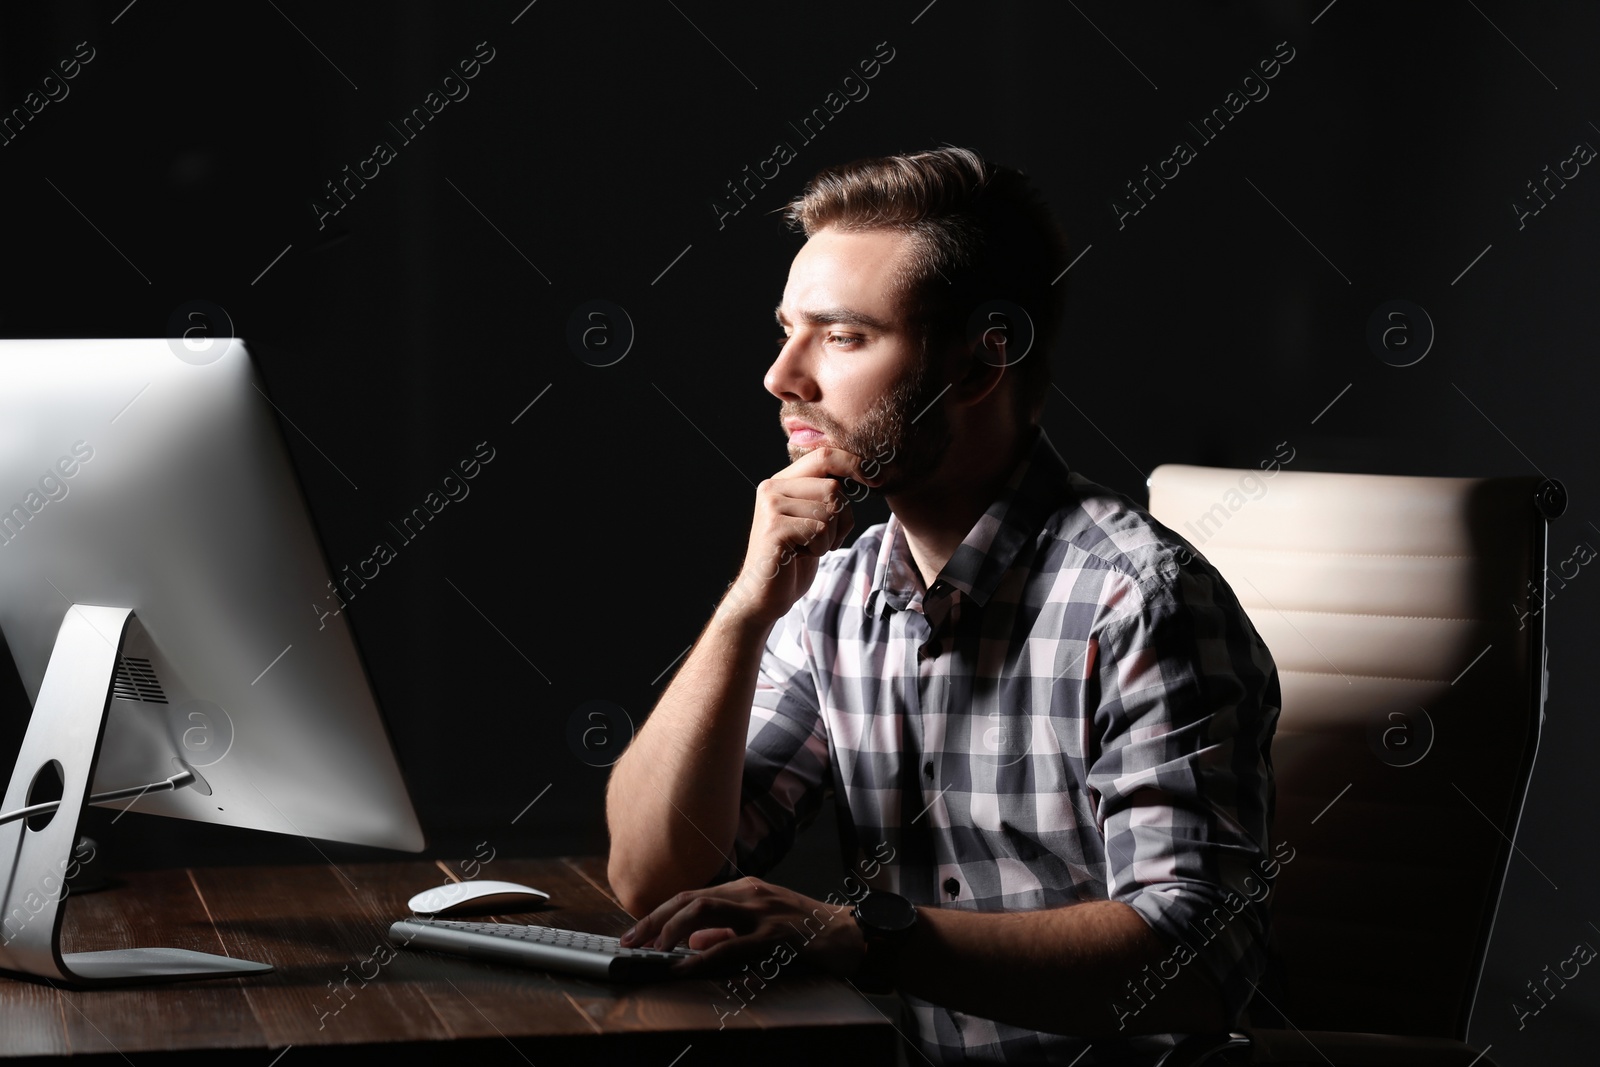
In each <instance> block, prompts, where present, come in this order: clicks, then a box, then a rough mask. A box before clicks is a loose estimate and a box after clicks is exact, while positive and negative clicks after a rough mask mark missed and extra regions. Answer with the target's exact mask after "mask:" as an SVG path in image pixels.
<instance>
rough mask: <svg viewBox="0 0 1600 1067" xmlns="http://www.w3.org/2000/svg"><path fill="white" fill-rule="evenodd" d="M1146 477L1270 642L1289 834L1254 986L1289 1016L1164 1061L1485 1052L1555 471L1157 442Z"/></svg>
mask: <svg viewBox="0 0 1600 1067" xmlns="http://www.w3.org/2000/svg"><path fill="white" fill-rule="evenodd" d="M1149 489H1150V505H1149V510H1150V513H1151V514H1152V515H1154V516H1155V518H1156V519H1157V520H1158V521H1159V522H1161V523H1163V524H1164V525H1166V526H1168V527H1170V528H1171V529H1172V530H1174V531H1176V532H1177V533H1179V534H1180V535H1182V536H1183V537H1185V538H1186V539H1188V540H1189V542H1190V543H1191V544H1192V545H1194V547H1195V548H1196V549H1197V550H1198V551H1199V552H1200V553H1201V554H1202V555H1203V556H1205V557H1206V558H1207V559H1208V560H1209V561H1210V562H1211V563H1212V564H1213V565H1214V566H1215V567H1216V568H1217V570H1218V571H1219V572H1221V574H1222V576H1223V578H1224V579H1225V580H1226V581H1227V582H1228V584H1229V585H1230V586H1231V587H1232V589H1233V592H1234V595H1235V596H1237V597H1238V599H1239V602H1240V604H1241V605H1243V607H1244V608H1245V611H1246V613H1247V614H1248V615H1249V616H1250V620H1251V622H1253V623H1254V624H1255V627H1256V629H1257V631H1258V632H1259V633H1260V634H1261V637H1262V639H1263V640H1264V641H1265V642H1266V645H1267V648H1268V649H1269V650H1270V651H1271V653H1272V656H1273V659H1274V660H1275V661H1276V663H1277V666H1278V672H1279V681H1280V685H1281V689H1282V696H1283V702H1282V713H1281V716H1280V718H1279V721H1278V727H1277V731H1276V735H1275V737H1274V739H1273V742H1272V762H1273V766H1274V770H1275V776H1276V781H1277V807H1276V816H1275V819H1274V824H1273V830H1272V838H1273V842H1274V845H1275V844H1276V842H1279V841H1282V842H1285V843H1286V844H1288V845H1289V846H1291V847H1292V848H1293V849H1294V858H1293V860H1292V861H1291V862H1288V863H1285V864H1284V865H1283V867H1282V868H1281V870H1280V872H1279V875H1278V878H1277V881H1276V884H1275V888H1274V891H1273V920H1272V942H1271V944H1272V953H1273V955H1275V956H1276V958H1277V959H1278V960H1279V961H1280V962H1281V965H1282V970H1283V990H1282V999H1281V1000H1275V1002H1274V1003H1271V1004H1266V1005H1264V1007H1266V1008H1268V1009H1270V1010H1271V1012H1272V1013H1273V1014H1274V1015H1276V1016H1279V1017H1281V1018H1282V1019H1283V1020H1285V1021H1286V1025H1280V1026H1278V1027H1276V1028H1272V1029H1265V1028H1263V1029H1253V1028H1251V1027H1250V1026H1249V1025H1248V1024H1247V1025H1245V1026H1243V1027H1242V1028H1241V1029H1240V1030H1239V1031H1237V1032H1234V1033H1231V1034H1214V1035H1191V1036H1190V1037H1189V1038H1187V1039H1186V1040H1185V1041H1183V1042H1182V1043H1180V1045H1179V1046H1178V1047H1177V1048H1175V1049H1173V1050H1172V1051H1171V1052H1170V1053H1168V1055H1167V1057H1166V1058H1165V1059H1164V1060H1163V1061H1162V1064H1163V1067H1179V1065H1180V1064H1182V1065H1188V1064H1199V1063H1209V1064H1214V1065H1223V1064H1238V1063H1315V1064H1319V1065H1320V1064H1324V1063H1333V1064H1336V1065H1339V1067H1343V1065H1345V1064H1385V1065H1395V1067H1401V1065H1417V1067H1434V1065H1439V1067H1443V1065H1448V1064H1454V1065H1458V1067H1467V1065H1468V1064H1472V1063H1476V1064H1477V1065H1478V1067H1492V1064H1493V1061H1492V1060H1491V1059H1490V1058H1489V1057H1487V1056H1481V1055H1480V1053H1479V1052H1478V1050H1476V1049H1474V1048H1472V1047H1471V1046H1469V1045H1468V1044H1467V1043H1466V1037H1467V1029H1468V1024H1469V1023H1470V1021H1471V1018H1472V1010H1473V1000H1474V997H1475V994H1476V991H1477V987H1478V981H1479V978H1480V975H1481V972H1482V969H1483V963H1484V956H1485V953H1486V950H1487V948H1488V945H1489V936H1490V932H1491V931H1492V930H1493V927H1494V916H1495V909H1496V906H1497V905H1498V903H1499V899H1500V892H1501V888H1502V886H1503V884H1504V881H1505V875H1506V868H1507V864H1508V863H1509V861H1510V858H1511V852H1512V846H1511V842H1512V840H1513V839H1514V838H1515V837H1516V832H1517V822H1518V819H1519V817H1520V815H1521V812H1522V803H1523V797H1524V795H1525V793H1526V791H1527V785H1528V778H1529V774H1530V773H1531V771H1532V768H1533V760H1534V754H1535V751H1536V749H1537V747H1538V741H1539V729H1540V725H1541V723H1542V721H1543V719H1544V699H1545V691H1546V684H1547V679H1548V672H1547V670H1546V664H1545V645H1544V621H1545V613H1544V611H1543V610H1542V608H1543V604H1544V600H1545V559H1546V525H1547V523H1548V521H1549V520H1552V519H1554V518H1556V517H1557V516H1558V515H1560V514H1561V512H1562V511H1563V510H1565V506H1566V494H1565V491H1564V490H1563V489H1562V486H1561V484H1560V483H1559V482H1555V481H1547V480H1544V479H1542V478H1534V477H1527V478H1421V477H1394V476H1378V475H1361V474H1333V473H1322V472H1313V471H1289V470H1284V469H1276V472H1275V473H1270V474H1269V473H1268V472H1265V471H1256V470H1229V469H1220V468H1211V467H1196V466H1187V465H1177V464H1168V465H1165V466H1161V467H1158V468H1156V470H1155V471H1154V472H1153V473H1152V475H1151V476H1150V480H1149ZM1266 995H1267V994H1266V992H1265V990H1262V989H1258V992H1257V996H1256V999H1255V1000H1254V1001H1252V1013H1254V1014H1255V1015H1256V1017H1257V1018H1258V1019H1259V1018H1261V1017H1262V1015H1263V1014H1264V1013H1263V1012H1260V1011H1257V1010H1256V1009H1257V1006H1258V1005H1263V1001H1264V999H1265V998H1266Z"/></svg>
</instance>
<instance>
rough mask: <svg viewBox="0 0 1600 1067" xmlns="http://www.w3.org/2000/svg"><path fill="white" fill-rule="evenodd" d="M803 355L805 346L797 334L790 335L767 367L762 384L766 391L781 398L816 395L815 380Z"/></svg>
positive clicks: (799, 397) (800, 398) (802, 398)
mask: <svg viewBox="0 0 1600 1067" xmlns="http://www.w3.org/2000/svg"><path fill="white" fill-rule="evenodd" d="M808 362H809V361H808V360H807V359H806V356H805V346H804V344H803V342H801V341H800V340H799V335H796V336H794V337H790V338H789V339H788V340H787V341H785V342H784V345H783V347H782V348H781V349H779V351H778V358H777V359H775V360H774V361H773V363H772V366H770V367H768V368H767V373H766V377H765V378H763V379H762V384H763V385H765V386H766V387H767V392H769V393H771V394H772V395H773V396H775V397H778V398H779V399H781V400H811V399H813V398H814V397H815V395H816V386H817V383H816V381H815V380H814V379H813V378H812V377H811V371H810V367H809V365H808Z"/></svg>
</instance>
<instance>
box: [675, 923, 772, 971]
mask: <svg viewBox="0 0 1600 1067" xmlns="http://www.w3.org/2000/svg"><path fill="white" fill-rule="evenodd" d="M776 944H777V943H776V942H773V941H769V940H767V939H766V938H763V937H759V936H757V935H755V934H749V935H746V936H743V937H739V936H735V937H728V938H724V939H722V940H721V941H718V942H717V943H716V944H714V945H712V946H711V947H710V948H707V949H705V950H703V951H702V952H701V953H700V954H699V955H698V956H691V957H689V958H688V959H682V960H678V961H677V962H676V963H673V964H672V965H671V968H670V969H671V970H672V972H673V973H674V974H677V975H678V976H679V977H682V978H692V977H694V976H695V975H709V974H714V973H716V972H718V971H732V970H734V969H735V968H737V967H738V966H739V965H740V964H744V963H750V962H752V961H754V960H758V959H764V958H765V957H767V956H770V955H771V954H772V952H773V950H774V948H775V947H776ZM689 947H691V948H693V947H694V939H693V938H690V941H689Z"/></svg>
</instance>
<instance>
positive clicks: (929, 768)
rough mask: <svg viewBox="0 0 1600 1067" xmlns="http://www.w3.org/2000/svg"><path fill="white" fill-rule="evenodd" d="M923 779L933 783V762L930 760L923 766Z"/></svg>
mask: <svg viewBox="0 0 1600 1067" xmlns="http://www.w3.org/2000/svg"><path fill="white" fill-rule="evenodd" d="M922 777H924V778H926V779H927V780H928V781H930V782H931V781H933V760H929V761H928V762H927V763H924V764H923V765H922Z"/></svg>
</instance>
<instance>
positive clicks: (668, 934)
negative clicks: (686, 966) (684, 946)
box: [655, 896, 750, 951]
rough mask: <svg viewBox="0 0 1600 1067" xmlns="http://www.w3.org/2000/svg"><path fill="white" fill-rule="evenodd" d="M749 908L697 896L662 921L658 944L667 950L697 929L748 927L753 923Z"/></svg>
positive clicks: (717, 899) (727, 901)
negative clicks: (750, 921)
mask: <svg viewBox="0 0 1600 1067" xmlns="http://www.w3.org/2000/svg"><path fill="white" fill-rule="evenodd" d="M748 911H749V908H748V906H747V905H744V904H739V903H736V902H734V901H731V900H723V899H721V898H719V897H710V896H703V897H696V898H695V899H694V900H691V901H690V902H689V903H688V904H687V905H686V906H684V907H682V908H680V909H678V910H677V911H676V912H674V913H673V915H672V917H671V918H669V919H668V920H667V921H666V922H664V923H662V924H661V932H660V933H659V934H657V935H656V939H655V945H656V947H657V948H658V949H661V950H663V951H665V950H667V949H670V948H675V947H676V946H677V944H678V942H680V941H683V940H686V939H687V938H688V937H689V935H690V934H692V933H694V932H695V931H696V930H703V929H705V928H707V927H727V928H729V929H738V928H739V927H741V926H746V927H747V926H749V925H750V923H749V915H748Z"/></svg>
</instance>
